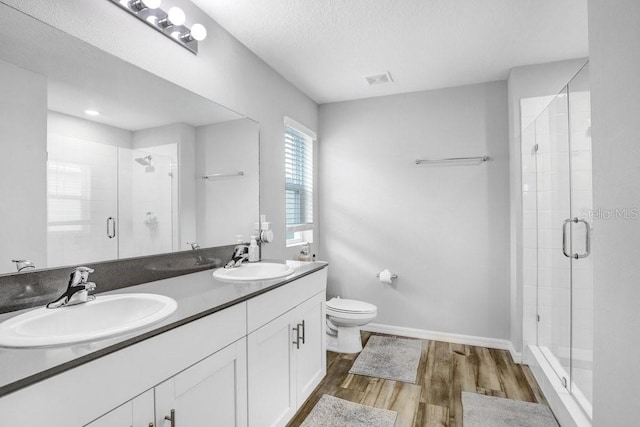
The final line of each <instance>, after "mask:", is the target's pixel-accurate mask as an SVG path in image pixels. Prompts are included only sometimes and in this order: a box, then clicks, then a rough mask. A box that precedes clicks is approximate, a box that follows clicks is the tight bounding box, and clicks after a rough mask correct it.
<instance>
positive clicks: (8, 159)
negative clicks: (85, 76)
mask: <svg viewBox="0 0 640 427" xmlns="http://www.w3.org/2000/svg"><path fill="white" fill-rule="evenodd" d="M0 82H10V84H3V85H2V96H0V129H2V134H1V135H0V145H1V146H2V156H0V171H2V179H0V194H2V203H0V223H1V224H2V226H1V227H0V241H1V242H2V244H1V245H0V272H2V273H4V272H15V271H16V266H15V264H14V263H12V262H11V260H12V259H22V258H28V259H30V260H31V261H33V262H34V263H35V265H36V266H37V267H43V266H45V265H46V260H47V247H46V233H47V229H46V226H47V185H46V183H47V175H46V173H47V166H46V164H47V153H46V141H47V79H46V77H45V76H42V75H39V74H35V73H33V72H31V71H27V70H24V69H22V68H18V67H16V66H14V65H11V64H8V63H6V62H3V61H0ZM16 206H27V209H16Z"/></svg>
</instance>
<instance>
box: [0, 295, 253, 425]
mask: <svg viewBox="0 0 640 427" xmlns="http://www.w3.org/2000/svg"><path fill="white" fill-rule="evenodd" d="M246 318H247V316H246V302H242V303H239V304H236V305H234V306H231V307H229V308H226V309H224V310H221V311H218V312H216V313H213V314H210V315H208V316H205V317H203V318H201V319H198V320H195V321H193V322H190V323H187V324H185V325H183V326H180V327H177V328H175V329H171V330H169V331H167V332H164V333H162V334H159V335H157V336H154V337H152V338H149V339H146V340H143V341H140V342H138V343H136V344H133V345H131V346H128V347H125V348H123V349H122V350H119V351H116V352H113V353H110V354H108V355H106V356H103V357H100V358H98V359H95V360H93V361H91V362H87V363H84V364H81V365H79V366H77V367H75V368H73V369H71V370H69V371H66V372H64V373H62V374H59V375H55V376H52V377H50V378H47V379H46V380H43V381H40V382H37V383H35V384H33V385H31V386H28V387H25V388H22V389H20V390H18V391H16V392H13V393H11V394H8V395H6V396H3V397H2V398H0V414H2V416H0V425H2V426H5V425H7V426H20V427H31V426H33V427H41V426H49V427H58V426H59V427H80V426H84V425H87V424H89V425H90V426H91V427H94V425H92V424H90V423H94V422H95V423H96V424H95V425H96V426H103V425H105V423H106V425H109V426H110V427H119V425H120V424H118V422H119V421H124V424H122V425H123V426H126V427H129V426H131V425H134V426H135V427H138V424H131V420H133V419H134V418H135V419H137V418H138V415H143V416H144V418H142V422H143V423H142V424H141V426H142V427H148V426H149V423H150V422H154V417H155V419H156V420H158V419H159V420H163V418H164V416H165V415H169V414H170V412H171V409H176V412H177V417H178V424H177V425H178V426H182V427H186V426H188V425H189V424H185V422H183V423H182V424H180V423H179V421H180V418H179V417H181V416H183V415H181V414H182V411H184V410H189V409H188V406H185V403H184V402H185V400H186V399H193V400H194V401H195V400H197V399H200V401H203V399H204V398H203V395H205V394H207V395H208V397H207V399H208V400H206V402H207V403H206V404H204V405H202V407H200V408H198V411H199V413H198V414H197V416H202V417H211V410H212V408H213V407H216V408H217V406H216V405H217V402H216V399H224V401H225V403H227V402H229V401H230V399H234V400H235V401H234V402H233V409H232V411H233V414H232V415H229V413H228V411H229V410H230V408H225V411H227V412H225V413H224V416H225V417H229V418H230V417H231V416H233V417H235V419H236V420H237V421H236V422H237V425H239V426H243V425H245V424H246V412H247V406H246V338H245V337H246V334H247V330H246ZM59 351H67V350H66V349H58V348H52V349H51V354H52V355H55V354H56V353H57V352H59ZM232 370H234V371H235V373H234V378H233V380H232V381H230V380H229V379H230V375H229V373H230V372H231V371H232ZM200 386H202V387H200ZM143 393H144V395H145V396H146V395H147V393H151V394H152V395H153V397H154V399H153V400H154V401H153V402H152V403H151V408H152V409H151V416H150V417H149V416H148V411H147V410H146V409H144V408H142V409H141V405H143V403H141V402H139V401H137V400H136V399H137V398H136V396H140V395H142V394H143ZM210 393H213V394H210ZM216 393H218V394H219V395H218V394H216ZM132 399H133V400H132ZM34 402H35V403H34ZM34 404H35V405H36V406H37V410H34V406H33V405H34ZM123 404H124V405H123ZM164 405H168V406H167V407H165V406H164ZM171 405H173V406H171ZM154 406H155V407H156V408H158V410H162V413H159V412H156V413H155V415H154V412H155V411H154V410H153V407H154ZM128 407H131V408H132V409H131V414H132V415H127V413H129V409H127V408H128ZM218 409H219V408H218ZM134 410H135V414H134ZM112 411H113V413H111V412H112ZM223 412H224V411H223ZM238 414H240V415H238ZM103 416H104V417H105V420H106V421H103V420H102V417H103ZM218 416H220V414H219V413H216V414H215V418H214V419H217V417H218ZM183 417H184V416H183ZM209 419H211V418H209ZM243 420H244V421H243ZM243 423H244V424H243ZM210 424H211V422H208V423H204V424H202V423H195V424H191V425H210ZM231 425H233V424H231ZM162 426H164V427H169V426H170V422H169V421H167V422H166V423H164V424H163V423H157V422H156V423H155V427H162Z"/></svg>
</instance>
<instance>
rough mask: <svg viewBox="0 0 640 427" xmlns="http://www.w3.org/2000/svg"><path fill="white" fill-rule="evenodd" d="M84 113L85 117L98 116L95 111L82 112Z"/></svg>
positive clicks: (98, 113) (97, 112)
mask: <svg viewBox="0 0 640 427" xmlns="http://www.w3.org/2000/svg"><path fill="white" fill-rule="evenodd" d="M84 113H85V114H86V115H87V116H99V115H100V112H99V111H97V110H84Z"/></svg>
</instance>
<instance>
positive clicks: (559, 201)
mask: <svg viewBox="0 0 640 427" xmlns="http://www.w3.org/2000/svg"><path fill="white" fill-rule="evenodd" d="M568 123H569V105H568V92H567V90H566V89H565V90H564V91H563V92H561V93H560V94H558V95H557V96H556V97H555V98H554V99H553V100H552V101H551V103H550V104H549V106H548V107H547V108H546V109H545V110H544V111H543V112H542V114H541V115H540V116H539V117H538V118H537V119H536V121H535V130H536V131H535V133H536V144H537V145H536V187H537V210H538V212H537V214H538V215H537V218H538V227H537V233H538V235H537V240H538V244H537V246H538V247H537V255H538V346H539V347H540V350H541V351H542V353H543V354H544V355H545V357H546V358H547V360H548V361H549V363H550V364H551V366H552V367H553V369H554V371H555V373H556V374H557V375H558V377H559V378H560V380H561V381H562V383H563V384H564V385H565V387H567V388H568V387H569V384H570V381H571V376H570V375H571V258H570V257H567V256H565V255H564V253H567V254H570V251H571V248H570V247H569V246H570V240H569V238H568V236H569V234H568V233H569V232H570V230H569V228H570V227H571V225H572V223H571V221H570V220H569V218H570V217H571V168H570V162H569V133H568Z"/></svg>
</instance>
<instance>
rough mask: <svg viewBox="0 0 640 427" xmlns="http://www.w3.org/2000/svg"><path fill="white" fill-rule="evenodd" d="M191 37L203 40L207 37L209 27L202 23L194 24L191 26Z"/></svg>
mask: <svg viewBox="0 0 640 427" xmlns="http://www.w3.org/2000/svg"><path fill="white" fill-rule="evenodd" d="M191 37H193V38H194V39H196V40H198V41H202V40H204V39H206V38H207V29H206V28H205V27H204V25H202V24H193V27H191Z"/></svg>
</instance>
